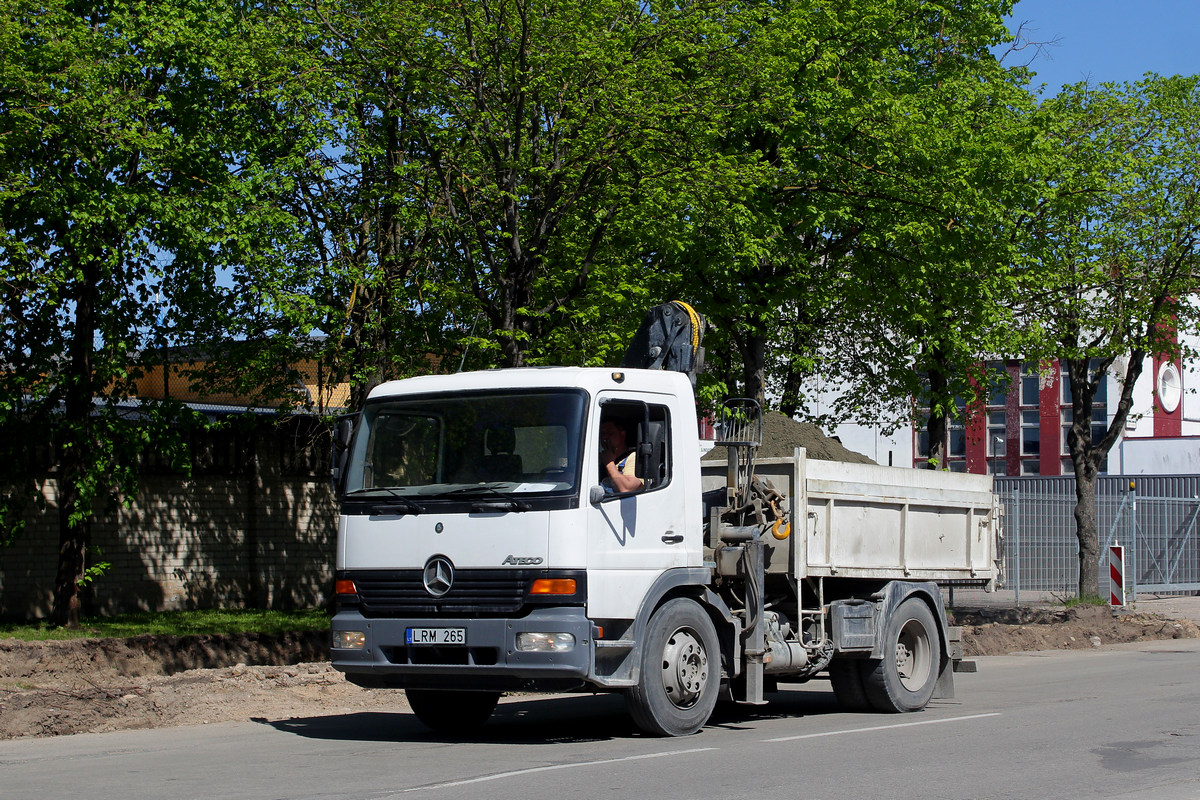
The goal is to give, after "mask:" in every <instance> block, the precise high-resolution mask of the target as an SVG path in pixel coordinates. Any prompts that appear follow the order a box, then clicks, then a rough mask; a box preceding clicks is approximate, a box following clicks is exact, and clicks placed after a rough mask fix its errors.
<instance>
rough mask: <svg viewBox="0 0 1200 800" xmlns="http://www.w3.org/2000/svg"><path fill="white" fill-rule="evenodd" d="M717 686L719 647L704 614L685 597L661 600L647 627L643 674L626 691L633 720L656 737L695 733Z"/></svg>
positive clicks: (708, 710) (709, 708) (713, 701)
mask: <svg viewBox="0 0 1200 800" xmlns="http://www.w3.org/2000/svg"><path fill="white" fill-rule="evenodd" d="M720 684H721V650H720V645H719V644H718V642H717V629H716V628H715V627H714V626H713V623H712V620H711V619H709V616H708V614H706V613H705V612H704V609H703V608H701V607H700V606H699V605H697V604H696V603H695V602H694V601H692V600H688V599H686V598H676V599H674V600H670V601H668V602H667V603H665V604H663V606H662V608H660V609H658V611H656V612H654V616H653V617H651V618H650V624H649V626H647V630H646V637H645V640H644V644H643V646H642V658H641V677H640V678H639V679H638V684H637V686H635V687H633V688H632V689H630V690H629V692H628V694H627V695H626V701H627V703H628V705H629V713H630V715H631V716H632V717H633V721H634V722H636V723H637V726H638V727H639V728H641V729H642V730H644V731H646V732H647V733H651V734H655V735H657V736H687V735H689V734H693V733H695V732H696V731H698V730H700V729H701V728H702V727H704V723H706V722H708V718H709V716H710V715H711V714H712V711H713V708H714V707H715V706H716V704H717V691H718V689H719V688H720Z"/></svg>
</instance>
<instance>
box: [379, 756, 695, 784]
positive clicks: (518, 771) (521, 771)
mask: <svg viewBox="0 0 1200 800" xmlns="http://www.w3.org/2000/svg"><path fill="white" fill-rule="evenodd" d="M716 749H718V748H716V747H697V748H694V749H692V750H670V751H667V752H665V753H646V754H643V755H639V756H625V757H624V758H605V759H601V760H600V761H576V762H572V763H570V764H551V765H549V766H545V767H530V768H529V769H515V770H512V771H511V772H497V773H495V774H494V775H481V776H479V777H478V778H464V779H463V780H459V781H447V782H446V783H430V784H426V785H425V786H412V787H410V788H408V789H401V790H400V792H399V794H407V793H408V792H423V791H425V790H427V789H448V788H450V787H452V786H467V785H469V784H472V783H485V782H487V781H498V780H501V779H503V778H515V777H518V776H521V775H532V774H533V773H535V772H553V771H555V770H560V769H575V768H576V767H594V766H598V765H600V764H618V763H620V762H623V761H643V760H645V759H647V758H666V757H668V756H685V755H689V754H691V753H703V752H706V751H708V750H716Z"/></svg>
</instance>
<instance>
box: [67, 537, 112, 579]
mask: <svg viewBox="0 0 1200 800" xmlns="http://www.w3.org/2000/svg"><path fill="white" fill-rule="evenodd" d="M84 555H85V556H90V557H92V558H93V559H99V558H100V557H102V556H103V555H104V553H103V552H102V551H101V550H100V548H99V547H96V546H90V547H85V548H84ZM111 567H112V562H110V561H98V560H97V561H93V562H92V563H91V564H90V565H88V564H86V563H85V564H84V568H83V574H81V575H80V576H79V577H78V578H76V579H75V585H76V586H78V587H79V588H80V589H82V588H84V587H85V586H88V585H90V584H91V583H92V582H93V581H95V580H96V579H97V578H101V577H103V576H104V573H106V572H108V570H109V569H110V568H111Z"/></svg>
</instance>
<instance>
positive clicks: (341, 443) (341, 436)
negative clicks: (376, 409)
mask: <svg viewBox="0 0 1200 800" xmlns="http://www.w3.org/2000/svg"><path fill="white" fill-rule="evenodd" d="M357 419H358V415H357V414H349V415H347V416H344V417H338V418H337V422H336V423H335V424H334V428H333V446H332V453H331V454H330V456H331V457H330V471H329V485H330V487H331V488H332V489H333V494H334V496H335V497H341V496H342V487H343V486H344V485H345V476H346V460H347V458H349V455H350V439H351V438H352V437H353V436H354V423H355V420H357Z"/></svg>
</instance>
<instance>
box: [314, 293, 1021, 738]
mask: <svg viewBox="0 0 1200 800" xmlns="http://www.w3.org/2000/svg"><path fill="white" fill-rule="evenodd" d="M689 311H690V309H689ZM690 346H691V348H692V350H693V351H694V350H695V346H696V337H695V336H693V337H692V340H691V345H690ZM652 349H653V348H652ZM652 366H662V365H661V364H653V365H652ZM688 371H690V370H685V371H682V372H681V371H672V370H670V369H666V370H663V369H642V368H622V369H598V368H534V369H511V370H495V371H486V372H476V373H463V374H457V375H438V376H426V377H417V378H411V379H407V380H401V381H395V382H391V383H386V384H383V385H381V386H379V387H377V388H376V389H374V390H373V391H372V392H371V393H370V395H369V397H368V399H367V401H366V403H365V405H364V407H363V408H362V410H361V412H360V413H359V414H357V415H356V416H355V418H354V419H353V420H347V421H346V422H345V423H344V424H343V425H341V426H340V428H339V432H338V434H337V435H336V436H335V478H334V482H335V490H336V493H337V496H338V498H339V500H340V503H341V516H340V520H339V529H338V546H337V568H336V595H337V598H336V602H337V610H336V613H335V616H334V617H333V623H332V636H333V642H332V661H333V665H334V667H336V668H337V669H339V670H341V671H342V672H344V673H345V674H346V677H347V678H348V679H349V680H350V681H351V682H353V683H356V684H358V685H361V686H364V687H373V688H378V687H394V688H402V689H404V690H405V691H406V692H407V695H408V700H409V703H410V705H411V707H412V709H413V711H414V713H415V714H416V715H417V716H418V717H419V718H420V719H421V720H422V721H423V722H424V723H425V724H427V725H428V726H430V727H432V728H434V729H435V730H439V731H446V732H449V731H459V732H461V731H463V730H465V729H469V728H471V727H473V726H478V725H480V724H482V723H483V722H484V721H486V720H487V719H488V717H489V716H490V715H491V713H492V710H493V709H494V707H495V705H496V702H497V699H498V698H499V696H500V695H501V693H503V692H506V691H568V692H569V691H580V690H582V691H589V692H591V691H612V692H621V693H623V694H624V695H625V696H626V698H627V701H628V706H629V709H630V713H631V714H632V716H633V718H634V720H635V722H636V723H637V724H638V726H639V727H641V728H642V729H644V730H646V731H648V732H650V733H654V734H659V735H675V736H678V735H686V734H690V733H693V732H695V731H697V730H699V729H700V728H701V727H702V726H703V725H704V724H705V722H706V721H707V720H708V718H709V716H710V714H711V713H712V711H713V708H714V705H715V704H716V702H717V700H718V699H719V698H720V697H721V696H725V697H726V698H728V699H732V700H735V701H738V702H743V703H750V704H759V703H763V702H764V697H765V694H766V693H767V692H769V691H771V690H772V689H774V688H775V687H776V684H777V683H778V682H803V681H807V680H809V679H812V678H815V677H819V676H828V678H829V680H830V682H831V684H832V688H833V691H834V693H835V694H836V696H837V699H838V700H839V701H840V703H841V704H842V705H843V706H844V707H846V708H850V709H856V710H874V711H883V712H904V711H916V710H919V709H921V708H924V707H925V705H926V704H927V703H928V702H929V700H930V699H931V698H932V697H935V696H952V693H953V675H952V673H953V669H954V667H955V665H956V664H958V663H959V662H960V661H961V656H962V654H961V646H960V645H959V643H958V642H957V641H956V637H955V635H954V630H953V629H952V628H950V627H949V626H948V625H947V622H946V616H945V612H944V608H943V604H942V597H941V593H940V589H939V584H942V585H945V584H951V585H973V586H983V587H990V586H991V585H992V584H993V582H994V581H995V580H996V577H997V569H998V567H997V552H998V547H997V544H998V539H999V535H1000V530H999V528H1000V517H999V506H998V503H997V499H996V497H995V495H994V494H993V493H992V490H991V478H990V477H988V476H974V475H961V474H950V473H944V472H932V471H925V470H910V469H900V468H891V467H879V466H875V465H869V464H867V465H864V464H848V463H839V462H831V461H816V460H813V459H809V458H806V455H805V452H804V451H803V450H802V449H797V451H796V452H795V454H794V456H793V457H790V458H774V459H762V460H761V461H757V462H756V458H755V454H756V452H757V445H758V444H759V442H758V441H757V436H758V435H759V431H761V423H760V422H759V420H758V417H757V414H756V405H755V404H754V403H750V402H738V403H734V404H731V405H730V406H729V407H727V408H726V410H725V411H724V413H723V414H722V416H721V420H720V421H719V424H718V428H719V430H720V431H721V432H722V435H721V436H720V437H719V440H718V441H717V442H716V443H715V444H716V446H718V447H723V448H724V450H725V453H724V457H721V458H719V459H718V460H716V461H715V462H709V461H705V462H703V464H702V461H701V454H702V450H703V449H704V448H703V445H702V441H701V439H700V436H699V433H698V424H697V414H696V406H695V400H694V395H693V384H692V379H691V378H690V377H689V375H688V374H686V373H687V372H688ZM613 425H616V426H619V427H620V428H621V429H622V430H623V431H625V432H626V438H627V444H628V446H629V450H630V451H631V452H630V454H629V455H628V458H627V459H623V460H625V461H626V462H627V463H628V462H630V461H631V462H632V463H633V464H634V465H636V467H635V468H633V469H627V470H626V471H627V472H628V473H631V474H633V475H634V476H635V477H636V478H637V480H636V482H635V483H636V486H634V487H633V488H631V489H628V490H627V491H620V490H619V487H618V486H615V485H614V484H613V481H611V480H609V475H608V474H605V473H610V471H609V470H607V466H608V464H607V462H609V461H615V459H614V458H613V457H612V456H611V455H610V456H602V453H603V452H604V451H606V450H608V449H610V448H611V447H612V443H611V442H609V441H602V436H601V432H602V429H603V430H605V431H611V430H612V426H613ZM602 458H603V459H604V463H605V467H606V469H605V470H603V471H602V470H601V468H600V464H601V463H602Z"/></svg>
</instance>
